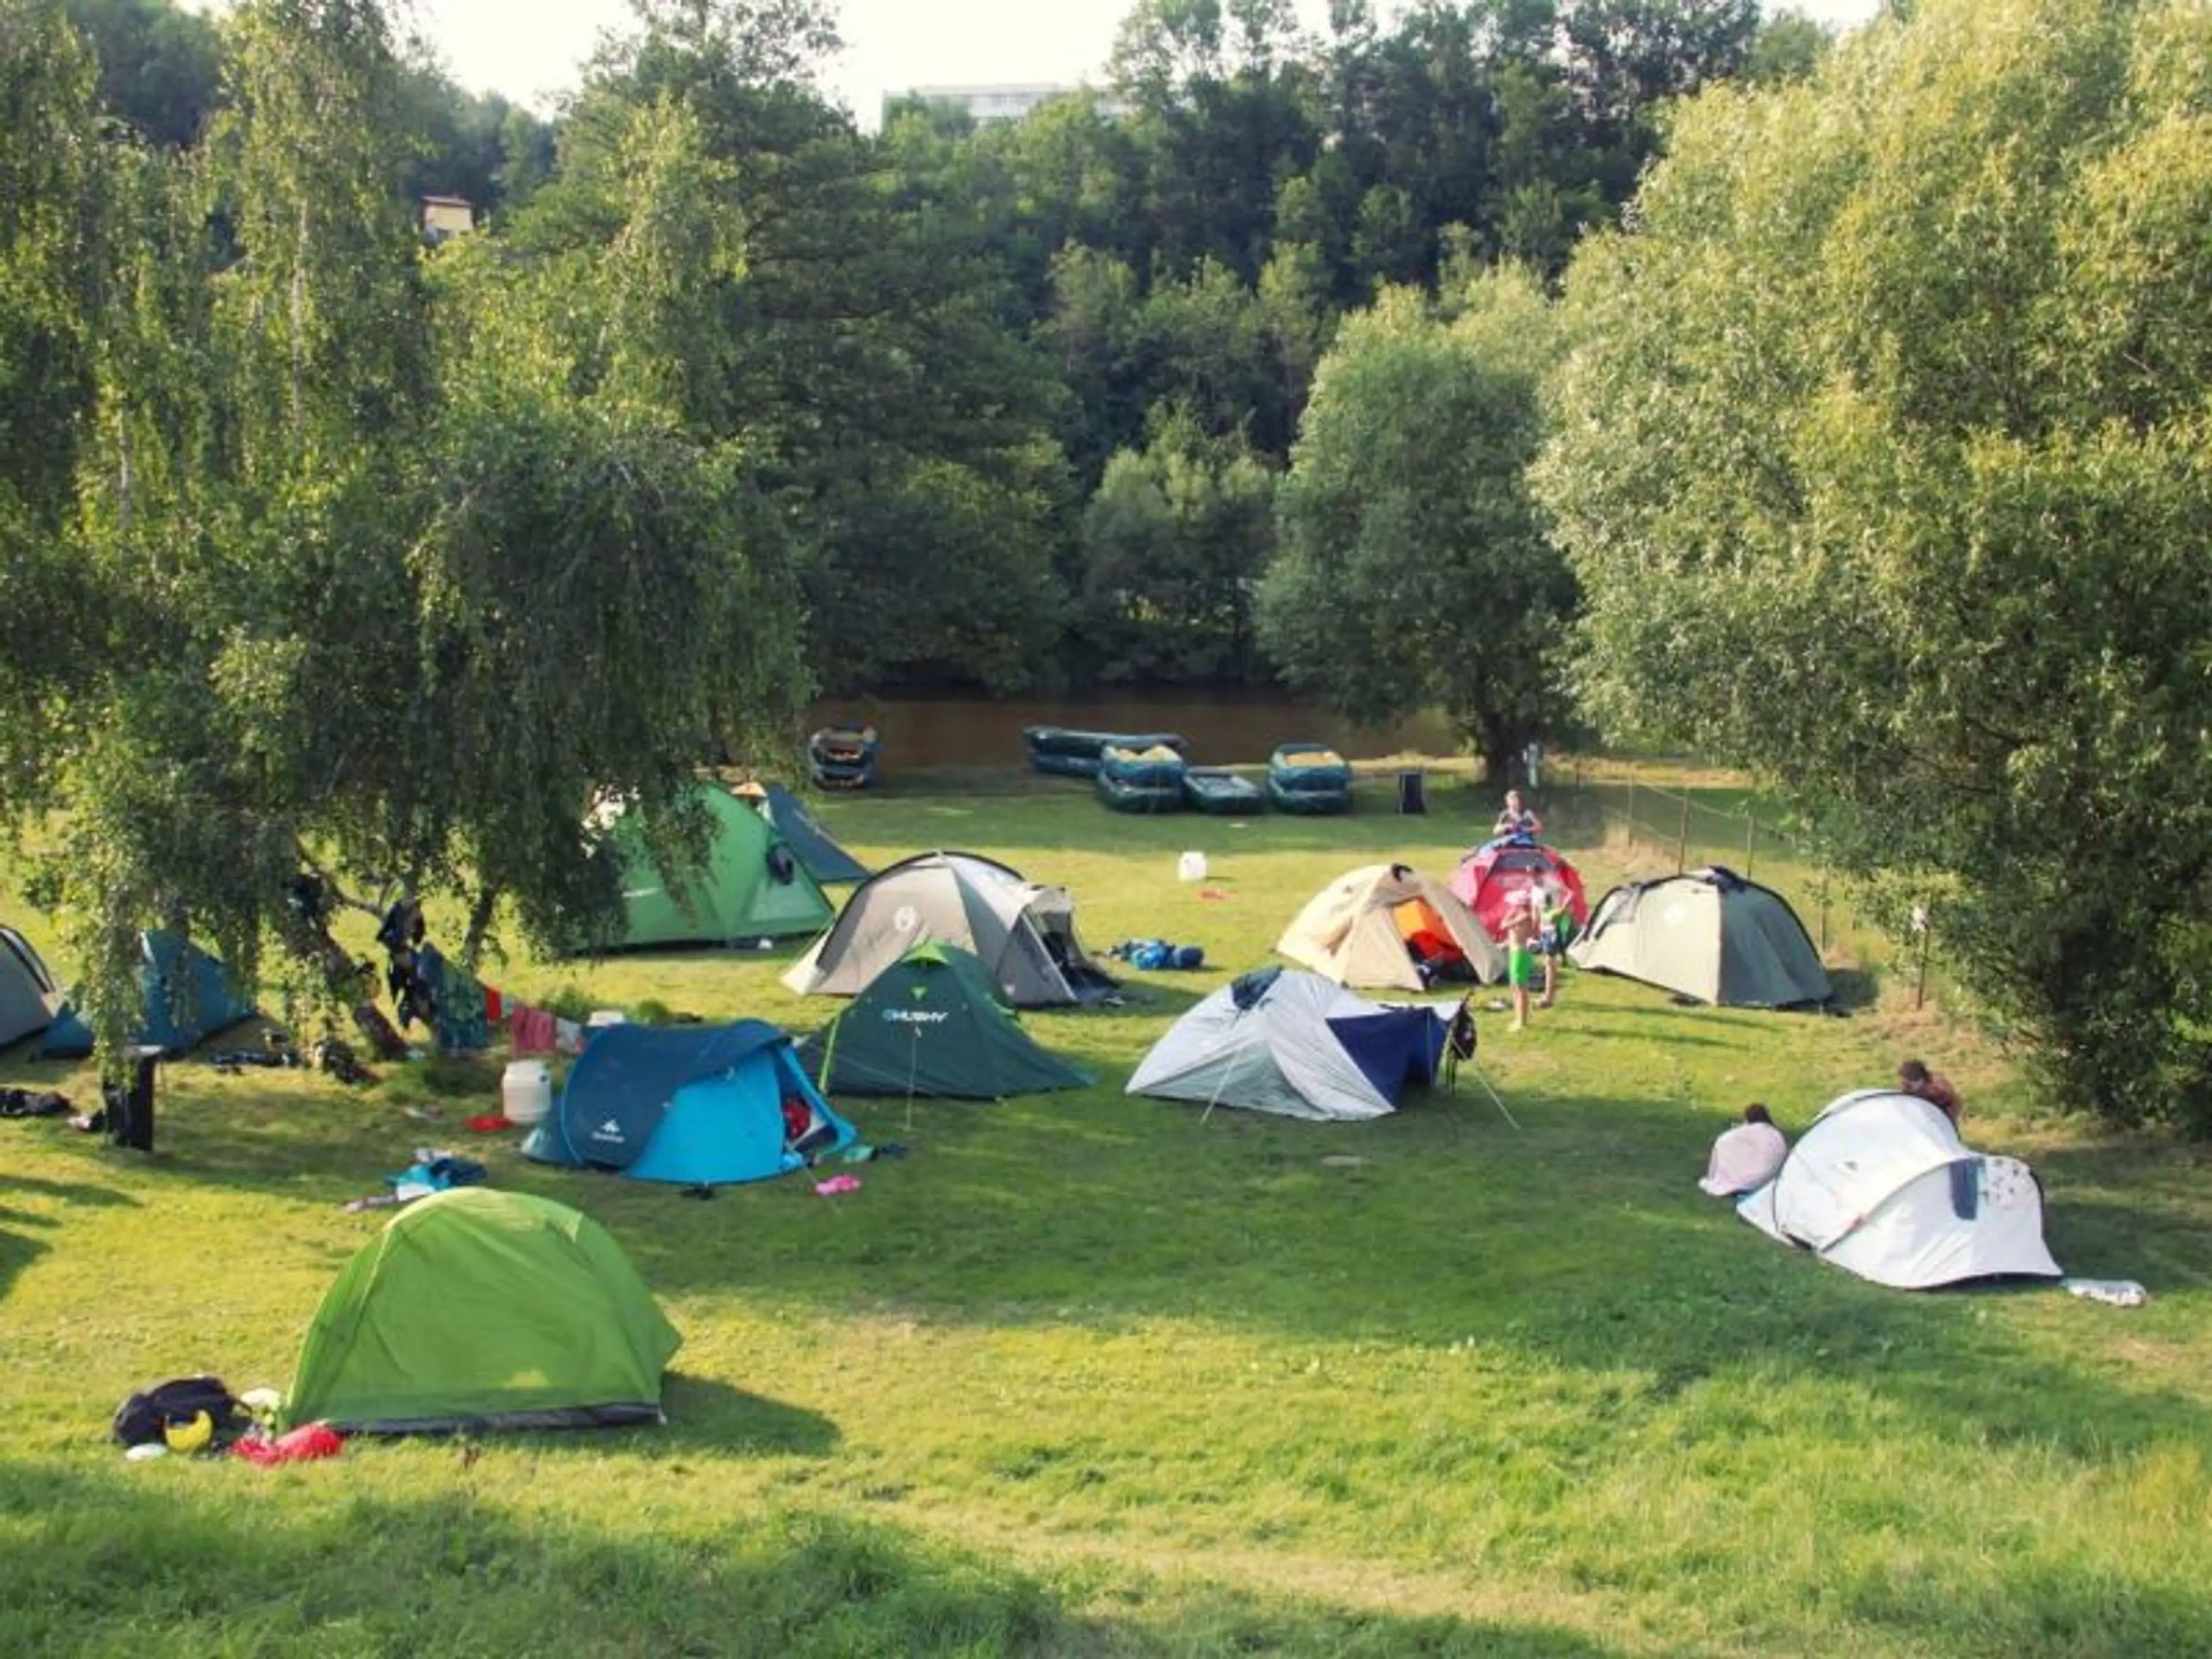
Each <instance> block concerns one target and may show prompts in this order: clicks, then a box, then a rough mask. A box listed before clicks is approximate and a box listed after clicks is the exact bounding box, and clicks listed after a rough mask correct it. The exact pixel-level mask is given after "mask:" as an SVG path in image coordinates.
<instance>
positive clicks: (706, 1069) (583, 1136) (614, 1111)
mask: <svg viewBox="0 0 2212 1659" xmlns="http://www.w3.org/2000/svg"><path fill="white" fill-rule="evenodd" d="M854 1139H857V1136H856V1135H855V1134H854V1129H853V1126H852V1125H851V1124H849V1123H848V1122H846V1121H844V1119H842V1118H841V1117H839V1116H838V1115H836V1113H835V1112H833V1111H831V1110H830V1109H829V1102H828V1101H826V1100H824V1099H823V1097H822V1095H821V1093H820V1091H818V1090H817V1089H816V1088H815V1086H814V1083H813V1080H812V1079H811V1078H809V1077H808V1076H807V1075H806V1073H805V1069H804V1068H803V1067H802V1066H800V1065H799V1060H798V1058H797V1056H796V1054H794V1053H793V1048H792V1042H791V1039H790V1038H789V1037H788V1036H785V1035H784V1033H783V1032H781V1031H780V1030H777V1029H776V1028H775V1026H773V1025H770V1024H768V1023H767V1022H766V1021H764V1020H757V1019H741V1020H739V1021H738V1022H737V1023H736V1024H733V1025H686V1026H678V1027H676V1028H673V1029H664V1028H660V1027H655V1026H648V1025H610V1026H606V1027H603V1028H601V1029H599V1030H596V1031H594V1032H593V1033H592V1038H591V1041H590V1042H588V1043H587V1044H586V1047H585V1049H584V1052H583V1054H582V1055H581V1057H580V1058H579V1059H578V1060H577V1061H576V1063H575V1065H574V1066H573V1067H572V1068H570V1070H569V1073H568V1085H567V1086H566V1087H565V1088H563V1089H562V1091H561V1098H560V1100H559V1101H558V1102H557V1103H556V1104H555V1105H554V1108H553V1109H552V1110H551V1111H550V1112H549V1113H547V1114H546V1115H545V1117H544V1119H543V1120H542V1121H540V1122H539V1123H538V1127H537V1128H535V1129H534V1130H532V1132H531V1135H530V1138H529V1139H527V1140H526V1141H525V1142H524V1143H523V1147H522V1150H523V1152H525V1153H526V1154H527V1155H528V1156H530V1157H532V1158H537V1159H538V1160H540V1161H541V1162H543V1163H547V1164H567V1165H568V1166H570V1167H572V1168H591V1169H600V1170H615V1171H617V1172H618V1173H619V1174H622V1175H626V1176H630V1177H631V1178H632V1179H633V1180H637V1181H671V1182H678V1184H680V1185H684V1186H719V1185H720V1184H722V1183H723V1182H733V1181H763V1180H766V1179H767V1178H768V1177H769V1176H778V1175H781V1174H783V1173H784V1172H785V1171H786V1170H796V1169H800V1168H803V1167H804V1166H805V1164H806V1162H807V1160H808V1159H809V1158H818V1157H820V1156H822V1155H823V1153H825V1152H836V1151H837V1150H838V1149H839V1148H841V1147H844V1146H850V1145H852V1143H853V1142H854Z"/></svg>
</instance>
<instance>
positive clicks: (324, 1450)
mask: <svg viewBox="0 0 2212 1659" xmlns="http://www.w3.org/2000/svg"><path fill="white" fill-rule="evenodd" d="M344 1448H345V1437H344V1436H343V1435H342V1434H340V1433H339V1432H338V1431H337V1430H336V1429H334V1428H332V1427H331V1425H329V1424H327V1423H302V1424H301V1425H300V1426H299V1427H298V1428H296V1429H294V1430H293V1431H291V1432H290V1433H289V1434H280V1435H278V1436H277V1437H276V1438H275V1439H274V1440H264V1439H263V1438H261V1437H260V1436H258V1435H248V1436H247V1437H246V1438H245V1439H243V1440H241V1441H240V1442H239V1443H237V1444H236V1445H235V1446H233V1447H232V1448H231V1449H232V1450H233V1451H234V1452H236V1453H237V1454H238V1455H240V1457H243V1458H245V1459H246V1461H247V1462H252V1463H258V1464H260V1465H261V1466H262V1467H263V1468H268V1467H269V1466H270V1464H272V1463H305V1462H309V1461H311V1460H312V1459H314V1458H318V1457H336V1456H337V1455H338V1453H339V1452H341V1451H342V1450H343V1449H344Z"/></svg>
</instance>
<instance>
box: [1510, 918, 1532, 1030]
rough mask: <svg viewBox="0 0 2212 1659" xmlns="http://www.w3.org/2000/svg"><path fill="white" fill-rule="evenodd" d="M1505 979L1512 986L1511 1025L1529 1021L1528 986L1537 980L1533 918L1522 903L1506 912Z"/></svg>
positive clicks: (1521, 1025) (1519, 1026)
mask: <svg viewBox="0 0 2212 1659" xmlns="http://www.w3.org/2000/svg"><path fill="white" fill-rule="evenodd" d="M1505 980H1506V983H1507V984H1509V985H1510V986H1511V987H1513V1024H1512V1026H1511V1027H1510V1029H1511V1030H1516V1031H1518V1030H1522V1029H1524V1028H1525V1027H1526V1026H1527V1025H1528V988H1529V987H1531V986H1532V985H1534V983H1535V982H1536V918H1535V916H1534V914H1533V913H1532V912H1531V911H1530V910H1529V908H1528V906H1527V905H1525V904H1516V905H1515V906H1513V907H1512V908H1510V910H1508V911H1507V912H1506V913H1505Z"/></svg>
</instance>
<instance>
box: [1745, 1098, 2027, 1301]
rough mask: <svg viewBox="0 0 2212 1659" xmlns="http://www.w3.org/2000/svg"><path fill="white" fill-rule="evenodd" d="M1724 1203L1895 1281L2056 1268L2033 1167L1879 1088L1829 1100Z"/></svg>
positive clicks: (1911, 1286)
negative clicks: (1777, 1164) (1769, 1173)
mask: <svg viewBox="0 0 2212 1659" xmlns="http://www.w3.org/2000/svg"><path fill="white" fill-rule="evenodd" d="M1736 1212H1737V1213H1738V1214H1739V1215H1741V1216H1742V1217H1743V1218H1744V1219H1745V1220H1746V1221H1748V1222H1750V1223H1751V1225H1753V1226H1754V1227H1757V1228H1758V1229H1759V1231H1761V1232H1764V1233H1765V1234H1767V1235H1768V1236H1769V1237H1773V1238H1777V1239H1779V1240H1781V1241H1782V1242H1783V1243H1785V1244H1797V1245H1802V1246H1803V1247H1804V1248H1805V1249H1809V1250H1812V1251H1813V1252H1814V1254H1816V1255H1819V1256H1820V1259H1821V1260H1822V1261H1832V1262H1834V1263H1835V1264H1836V1265H1837V1266H1838V1267H1846V1268H1849V1269H1850V1271H1851V1272H1852V1273H1857V1274H1858V1276H1859V1277H1860V1278H1862V1279H1871V1280H1872V1281H1873V1282H1874V1283H1875V1284H1877V1285H1889V1286H1891V1287H1892V1288H1893V1289H1897V1290H1907V1291H1919V1290H1930V1289H1933V1288H1934V1287H1935V1286H1936V1285H1955V1284H1958V1283H1959V1282H1960V1281H1961V1280H1964V1279H1995V1278H2008V1277H2016V1276H2017V1277H2028V1278H2039V1279H2056V1278H2057V1277H2058V1276H2059V1267H2058V1264H2057V1262H2056V1261H2052V1260H2051V1252H2050V1250H2049V1249H2047V1248H2045V1244H2044V1243H2043V1193H2042V1189H2041V1188H2039V1187H2038V1186H2037V1184H2036V1180H2035V1175H2034V1172H2033V1171H2032V1170H2030V1169H2029V1168H2028V1167H2027V1164H2023V1163H2021V1161H2020V1160H2019V1159H2018V1158H1999V1157H1991V1156H1988V1155H1986V1154H1984V1153H1980V1152H1975V1151H1973V1150H1972V1148H1971V1147H1969V1146H1966V1143H1965V1142H1964V1141H1962V1140H1960V1139H1959V1132H1958V1130H1957V1129H1956V1128H1954V1127H1952V1123H1951V1120H1950V1119H1949V1118H1948V1117H1946V1116H1944V1115H1943V1114H1942V1112H1940V1111H1938V1110H1937V1109H1936V1108H1935V1107H1933V1106H1931V1105H1929V1103H1927V1102H1926V1101H1924V1100H1921V1099H1919V1098H1917V1097H1914V1096H1911V1095H1902V1094H1897V1093H1895V1092H1893V1091H1889V1090H1884V1089H1863V1090H1860V1091H1857V1093H1854V1094H1848V1095H1845V1096H1844V1097H1842V1098H1841V1099H1839V1100H1837V1101H1834V1102H1832V1103H1830V1105H1829V1106H1828V1108H1827V1109H1826V1110H1825V1111H1823V1112H1822V1113H1821V1114H1820V1116H1819V1117H1817V1118H1815V1119H1814V1121H1813V1125H1812V1127H1810V1128H1808V1129H1807V1130H1806V1131H1805V1133H1803V1134H1802V1135H1801V1136H1799V1137H1798V1139H1797V1144H1796V1146H1792V1147H1791V1148H1790V1155H1789V1157H1787V1158H1784V1159H1783V1160H1782V1167H1781V1168H1780V1169H1779V1170H1776V1171H1775V1175H1774V1179H1773V1180H1771V1181H1770V1182H1767V1183H1766V1185H1765V1186H1764V1187H1761V1188H1759V1189H1758V1190H1757V1191H1756V1192H1753V1193H1750V1194H1747V1195H1746V1196H1745V1197H1744V1198H1743V1199H1742V1200H1740V1201H1739V1202H1738V1204H1737V1205H1736Z"/></svg>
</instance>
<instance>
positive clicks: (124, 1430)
mask: <svg viewBox="0 0 2212 1659" xmlns="http://www.w3.org/2000/svg"><path fill="white" fill-rule="evenodd" d="M202 1412H205V1413H207V1414H208V1418H209V1419H210V1421H211V1422H213V1423H214V1425H215V1440H214V1443H216V1444H221V1443H222V1442H223V1441H225V1440H227V1439H230V1438H233V1437H236V1436H238V1435H241V1434H243V1433H245V1432H246V1430H248V1429H250V1428H252V1426H253V1413H251V1412H249V1411H247V1410H246V1407H243V1406H241V1405H240V1404H239V1403H238V1401H237V1398H236V1397H235V1396H234V1395H232V1393H231V1391H230V1390H229V1389H227V1388H225V1387H224V1386H223V1385H222V1382H221V1380H220V1379H218V1378H216V1377H212V1376H180V1377H178V1378H177V1379H176V1380H175V1381H174V1382H171V1383H157V1384H156V1385H155V1386H154V1387H153V1388H150V1389H146V1390H144V1391H143V1393H139V1394H134V1395H131V1397H130V1398H129V1399H128V1400H126V1401H124V1402H123V1403H122V1404H121V1405H120V1406H118V1407H116V1408H115V1437H116V1438H117V1439H118V1440H120V1441H121V1442H122V1443H124V1444H125V1445H126V1446H146V1445H155V1444H160V1443H162V1432H161V1431H163V1430H164V1429H167V1427H169V1426H170V1425H172V1424H182V1423H189V1422H191V1420H192V1419H193V1418H195V1417H197V1416H198V1415H199V1413H202Z"/></svg>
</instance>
